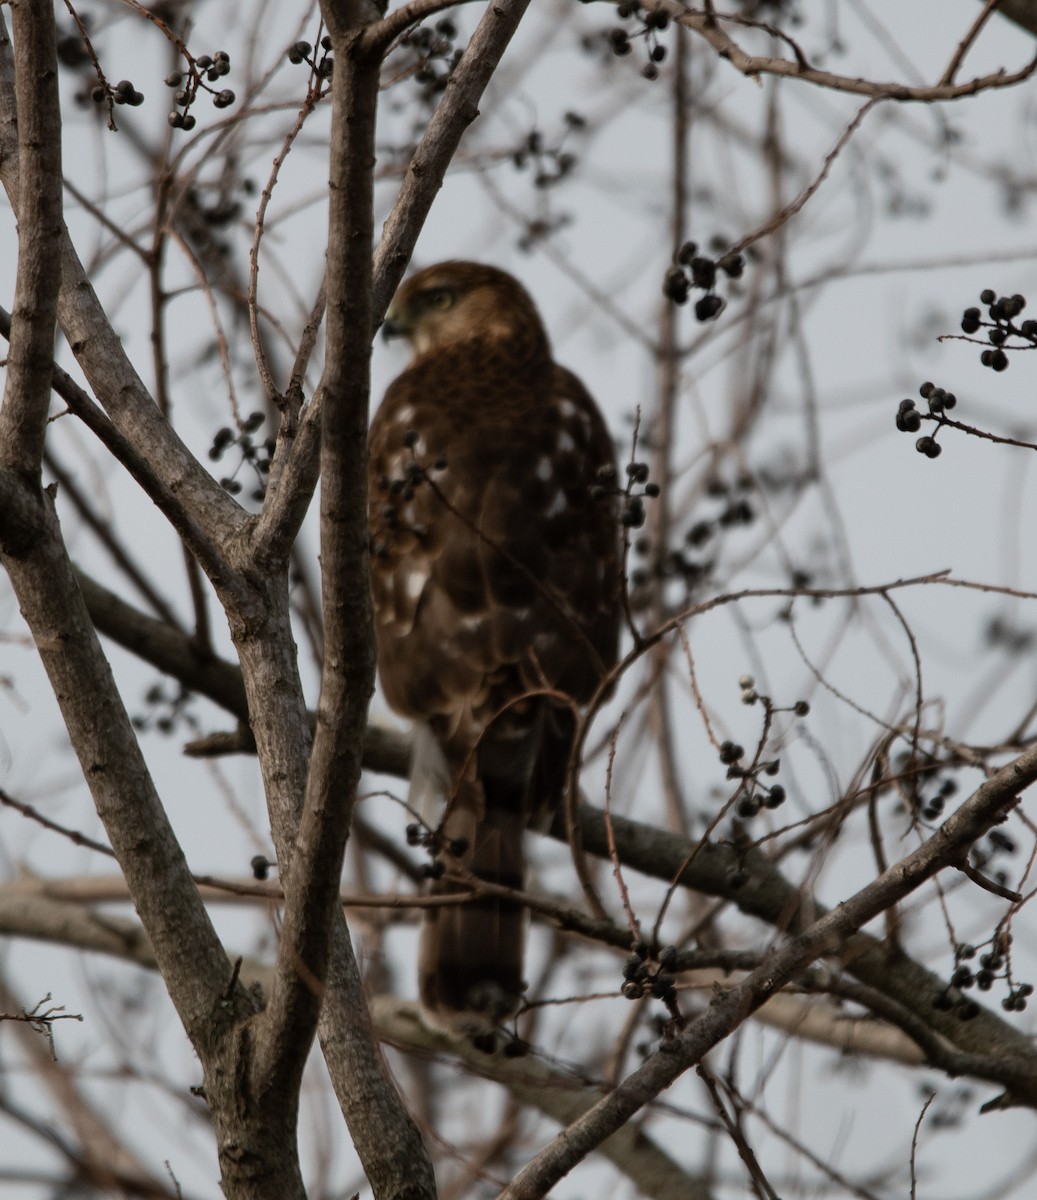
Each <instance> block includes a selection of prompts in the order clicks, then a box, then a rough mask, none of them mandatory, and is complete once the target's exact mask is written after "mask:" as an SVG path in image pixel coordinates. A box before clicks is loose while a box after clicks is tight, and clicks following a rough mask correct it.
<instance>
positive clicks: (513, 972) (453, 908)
mask: <svg viewBox="0 0 1037 1200" xmlns="http://www.w3.org/2000/svg"><path fill="white" fill-rule="evenodd" d="M479 793H481V788H480V787H479V785H478V784H468V785H463V786H462V788H461V790H460V794H459V795H458V796H457V797H456V798H455V800H454V802H453V803H452V804H451V806H450V811H449V812H448V814H447V817H446V820H445V822H444V827H443V834H444V836H445V837H446V838H447V839H449V840H451V841H454V842H455V844H457V845H458V849H459V852H458V854H457V856H456V857H457V859H458V861H459V862H460V864H461V865H462V866H463V867H464V868H465V870H467V871H468V872H470V873H471V874H472V875H473V876H474V877H475V878H476V880H480V879H481V880H484V881H485V882H487V883H492V884H497V885H500V886H503V887H514V888H521V887H522V885H523V883H524V882H525V874H526V862H525V850H524V847H523V833H524V825H525V822H524V819H523V814H522V811H521V808H520V809H519V810H517V811H516V810H514V809H512V808H510V807H500V806H492V807H491V806H489V805H486V804H484V803H482V802H481V801H482V797H481V795H480V794H479ZM462 846H463V849H461V847H462ZM469 890H471V887H470V886H469V885H466V884H465V883H464V882H463V881H458V880H456V879H455V880H437V881H436V882H435V883H434V884H433V886H432V891H431V894H432V895H433V896H449V895H451V894H457V893H463V892H466V891H469ZM525 941H526V914H525V911H524V908H523V906H522V905H521V904H519V903H516V902H515V901H513V900H509V899H507V898H504V897H498V896H479V897H476V898H474V899H472V900H465V901H463V902H460V903H458V904H444V905H440V906H436V907H430V908H427V909H426V910H425V917H424V921H423V924H422V931H421V944H420V951H419V957H418V979H419V994H420V996H421V1002H422V1005H423V1006H424V1008H425V1009H426V1011H427V1012H428V1014H429V1016H430V1018H431V1019H432V1020H433V1021H434V1022H435V1023H436V1024H438V1025H440V1026H442V1027H444V1028H447V1029H448V1030H449V1031H450V1032H452V1033H454V1034H465V1035H469V1036H480V1035H482V1034H485V1033H489V1032H492V1031H493V1030H494V1029H496V1028H497V1027H498V1026H499V1025H500V1024H501V1022H502V1021H504V1020H506V1019H507V1018H508V1017H510V1016H511V1015H512V1014H513V1013H514V1012H515V1011H516V1009H517V1008H518V1006H519V1004H520V1002H521V999H522V993H523V991H524V990H525V983H524V980H523V960H524V952H525Z"/></svg>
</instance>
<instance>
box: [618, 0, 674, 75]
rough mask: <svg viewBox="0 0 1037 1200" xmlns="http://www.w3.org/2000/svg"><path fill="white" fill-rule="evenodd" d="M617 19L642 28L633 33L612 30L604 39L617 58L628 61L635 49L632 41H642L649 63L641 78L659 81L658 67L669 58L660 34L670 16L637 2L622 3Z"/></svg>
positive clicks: (621, 1)
mask: <svg viewBox="0 0 1037 1200" xmlns="http://www.w3.org/2000/svg"><path fill="white" fill-rule="evenodd" d="M616 16H617V17H619V18H620V20H623V21H627V20H631V19H633V20H635V21H637V23H638V26H639V27H638V28H637V29H635V30H634V32H633V33H629V32H628V31H627V30H626V29H624V28H623V26H622V25H616V26H615V27H614V28H612V29H610V30H609V31H608V33H607V34H606V35H605V36H606V38H607V39H608V44H609V49H610V50H611V51H612V53H613V54H614V55H615V56H616V57H617V58H625V57H626V55H628V54H629V53H630V52H631V50H633V48H634V47H633V45H632V44H631V43H632V41H633V39H635V38H643V39H644V43H645V49H646V50H647V52H648V61H647V62H646V63H645V65H644V66H643V67H642V68H641V74H642V75H643V76H644V77H645V79H658V78H659V63H661V62H662V61H663V60H664V59H665V58H666V47H665V46H664V45H662V43H661V42H660V41H659V34H660V33H663V32H664V31H665V30H666V28H667V27H668V26H669V24H670V14H669V13H667V12H664V11H663V10H662V9H660V8H647V9H646V8H642V7H641V5H640V4H639V3H638V0H620V3H619V5H618V6H617V7H616Z"/></svg>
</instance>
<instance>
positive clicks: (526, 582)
mask: <svg viewBox="0 0 1037 1200" xmlns="http://www.w3.org/2000/svg"><path fill="white" fill-rule="evenodd" d="M385 329H386V333H387V334H393V333H399V334H404V335H405V336H406V337H407V338H408V340H409V341H410V343H411V345H412V347H413V349H414V352H415V353H414V358H413V360H412V361H411V364H410V366H409V367H408V368H407V369H406V370H405V371H404V372H403V374H402V375H400V376H399V377H398V378H397V379H396V380H395V381H394V382H393V383H392V384H391V385H390V387H389V389H388V391H387V392H386V394H385V399H384V401H383V402H382V405H381V407H380V408H379V410H378V412H377V414H376V415H375V418H374V420H373V422H372V425H371V460H370V461H371V466H370V524H371V547H372V577H373V592H374V602H375V612H376V626H377V634H378V658H379V672H380V675H381V680H382V687H383V690H384V692H385V696H386V698H387V700H388V702H389V703H390V704H391V705H392V707H393V708H394V709H396V711H397V712H399V713H401V714H403V715H405V716H407V717H410V718H412V719H413V720H414V721H415V722H416V738H415V741H416V751H415V759H414V763H413V766H412V795H413V796H417V797H419V798H421V799H426V800H427V799H429V798H432V799H438V800H439V801H440V803H441V804H442V802H443V801H445V802H446V809H445V815H444V816H443V817H442V824H441V827H440V828H441V834H442V839H443V845H444V862H445V864H446V865H447V867H448V868H449V870H450V873H449V874H448V875H447V877H446V878H444V879H441V880H440V881H438V882H436V883H435V884H433V890H434V891H435V892H438V893H449V892H452V891H453V892H456V891H458V890H468V888H469V887H470V886H471V884H470V883H469V884H468V885H466V884H465V883H464V882H463V879H464V877H465V876H466V875H467V876H468V877H469V879H470V880H471V877H473V876H474V877H475V880H476V881H477V880H479V879H482V880H485V881H488V882H491V883H499V884H505V885H507V886H511V887H521V886H522V884H523V882H524V878H525V856H524V850H523V830H524V828H525V826H526V825H527V824H530V823H532V822H537V821H543V820H545V819H547V818H549V816H550V814H551V812H552V810H553V809H554V808H555V807H556V806H557V805H558V803H559V801H560V799H561V796H562V791H563V788H564V785H565V775H566V766H567V762H568V757H569V752H570V748H571V745H572V737H573V732H574V724H575V722H574V716H573V711H572V706H571V704H567V703H565V702H563V701H561V700H560V699H558V698H557V697H548V696H545V695H543V692H544V691H545V690H546V689H551V690H554V691H556V692H558V693H563V694H564V695H566V696H568V697H571V698H572V700H573V701H575V702H576V703H577V704H580V703H583V702H585V701H586V700H588V699H589V698H590V696H591V695H592V693H593V692H594V690H595V688H596V687H597V685H598V683H599V681H600V679H601V677H602V673H603V672H604V671H605V670H606V669H607V668H608V667H610V666H611V665H612V664H613V663H614V662H615V659H616V645H617V638H618V630H619V619H618V603H617V595H618V581H619V570H618V562H619V557H618V554H619V551H618V540H619V539H618V522H617V517H616V512H615V504H614V502H613V501H612V499H611V498H610V496H609V495H607V494H606V495H605V496H604V497H603V496H601V495H600V492H601V491H602V489H601V488H598V494H592V489H593V488H594V487H595V484H597V483H598V481H599V472H600V470H601V468H603V467H613V468H614V452H613V448H612V443H611V440H610V438H609V435H608V431H607V429H606V427H605V423H604V421H603V420H602V417H601V414H600V413H599V412H598V409H597V407H596V406H595V404H594V401H593V400H592V399H591V397H590V396H589V395H588V393H587V391H586V389H585V388H584V387H583V385H582V384H581V383H580V381H579V380H578V379H577V378H576V377H575V376H574V375H572V374H571V373H570V372H569V371H566V370H565V369H563V368H562V367H559V366H557V365H556V364H555V363H554V361H553V360H552V358H551V349H550V345H549V343H548V340H547V335H546V333H545V331H544V328H543V325H542V323H541V321H540V317H539V315H538V313H537V310H536V308H535V306H534V304H533V302H532V300H531V299H530V298H529V296H528V295H527V293H526V292H525V290H524V289H523V288H522V287H521V285H520V284H519V283H518V282H517V281H516V280H515V279H513V278H512V277H511V276H510V275H507V274H505V273H504V272H503V271H499V270H496V269H495V268H493V267H487V266H482V265H480V264H478V263H469V262H446V263H441V264H440V265H438V266H434V267H428V268H426V269H425V270H423V271H419V272H418V273H417V274H416V275H414V276H412V277H411V278H410V279H409V280H408V281H407V282H406V283H404V285H403V286H402V287H401V288H400V290H399V292H398V293H397V296H396V299H395V301H394V303H393V306H392V308H391V309H390V312H389V316H388V318H387V320H386V326H385ZM606 490H607V489H606ZM537 692H539V693H541V694H531V693H537ZM439 820H440V816H439V815H436V816H432V817H431V824H432V825H433V827H435V825H436V822H437V821H439ZM524 942H525V919H524V913H523V911H522V909H521V907H520V906H519V905H516V904H514V903H511V902H509V901H507V900H499V899H495V898H492V897H481V898H478V899H475V900H472V901H468V902H465V903H463V904H459V905H456V906H444V907H437V908H430V909H428V910H426V916H425V920H424V925H423V929H422V937H421V949H420V960H419V966H418V971H419V985H420V995H421V1000H422V1003H423V1005H424V1007H425V1008H426V1010H427V1011H428V1012H429V1013H430V1015H431V1016H432V1017H433V1019H434V1020H436V1021H438V1022H439V1023H441V1024H444V1025H446V1026H448V1027H450V1028H451V1029H453V1030H455V1031H465V1032H468V1033H472V1034H480V1033H485V1032H487V1031H489V1030H491V1029H493V1028H495V1027H496V1026H497V1025H498V1024H499V1023H500V1022H501V1021H502V1020H503V1019H504V1018H505V1017H507V1016H509V1015H510V1014H511V1013H513V1012H514V1011H515V1009H516V1008H517V1007H518V1004H519V1001H520V997H521V993H522V989H523V987H524V984H523V977H522V970H523V948H524Z"/></svg>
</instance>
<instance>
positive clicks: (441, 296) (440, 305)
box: [425, 288, 454, 312]
mask: <svg viewBox="0 0 1037 1200" xmlns="http://www.w3.org/2000/svg"><path fill="white" fill-rule="evenodd" d="M453 302H454V293H453V292H452V291H451V290H450V288H433V289H432V290H431V291H428V292H426V293H425V307H426V308H427V309H429V310H430V311H434V310H438V311H440V312H442V311H443V310H444V309H447V308H449V307H450V305H451V304H453Z"/></svg>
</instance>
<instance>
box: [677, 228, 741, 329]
mask: <svg viewBox="0 0 1037 1200" xmlns="http://www.w3.org/2000/svg"><path fill="white" fill-rule="evenodd" d="M744 270H745V259H744V258H743V256H742V255H741V254H732V253H727V254H724V255H722V256H721V257H720V258H709V257H707V256H706V255H704V254H700V253H699V248H698V245H697V244H696V243H695V242H685V243H684V245H683V246H681V248H680V249H679V250H678V251H677V255H676V262H675V263H674V265H673V266H672V267H670V269H669V270H668V271H667V272H666V276H665V278H664V279H663V295H664V296H666V297H667V298H668V299H670V300H672V301H673V303H674V304H687V302H688V299H689V298H690V295H691V289H692V288H699V289H701V290H702V291H703V292H705V293H706V294H705V295H704V296H700V297H699V299H698V300H696V301H695V316H696V318H697V319H698V320H699V321H712V320H713V319H714V318H715V317H718V316H720V314H721V312H723V310H724V305H725V304H726V301H725V300H724V298H723V297H722V296H719V295H717V292H716V285H717V278H718V275H720V274H724V275H726V276H727V277H728V279H739V278H740V277H741V275H742V272H743V271H744Z"/></svg>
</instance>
